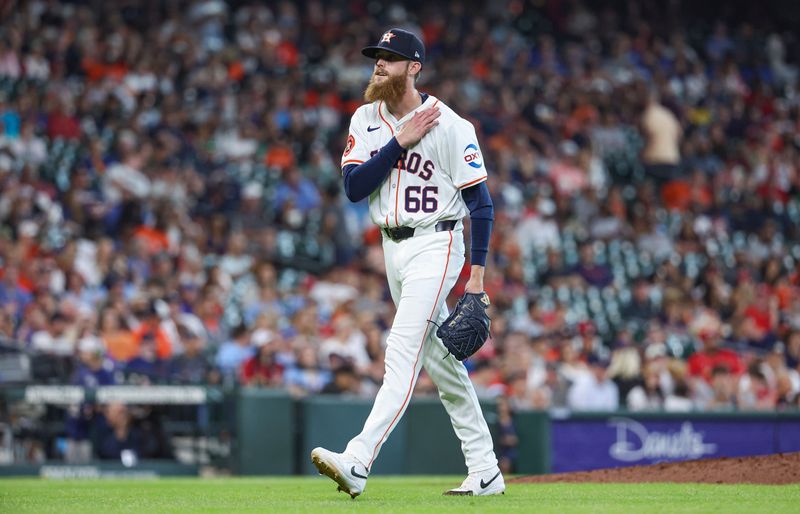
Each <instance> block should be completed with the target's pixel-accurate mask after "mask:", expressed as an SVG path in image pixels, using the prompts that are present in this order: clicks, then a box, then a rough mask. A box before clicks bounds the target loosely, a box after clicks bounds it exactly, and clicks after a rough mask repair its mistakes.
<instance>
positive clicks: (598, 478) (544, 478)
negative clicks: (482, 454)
mask: <svg viewBox="0 0 800 514" xmlns="http://www.w3.org/2000/svg"><path fill="white" fill-rule="evenodd" d="M510 482H511V483H518V484H521V483H524V484H533V483H536V484H544V483H554V482H596V483H597V482H599V483H626V484H635V483H640V482H680V483H699V484H778V485H783V484H797V483H800V453H781V454H778V455H764V456H760V457H726V458H722V459H705V460H694V461H687V462H671V463H666V464H653V465H651V466H631V467H627V468H612V469H598V470H595V471H578V472H573V473H557V474H553V475H538V476H528V477H520V478H516V479H514V480H510Z"/></svg>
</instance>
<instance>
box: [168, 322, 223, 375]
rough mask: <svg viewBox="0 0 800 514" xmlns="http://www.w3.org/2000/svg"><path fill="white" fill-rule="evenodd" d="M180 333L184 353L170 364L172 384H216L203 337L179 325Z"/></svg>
mask: <svg viewBox="0 0 800 514" xmlns="http://www.w3.org/2000/svg"><path fill="white" fill-rule="evenodd" d="M178 332H179V334H180V338H181V341H183V353H182V354H180V355H178V356H177V357H175V358H174V359H173V360H172V362H171V363H170V366H169V380H170V382H173V383H178V384H198V385H199V384H205V383H214V379H213V378H212V373H211V372H212V368H211V363H210V362H209V360H208V358H207V357H206V355H205V351H206V342H205V340H204V339H203V336H202V335H201V334H199V333H197V332H196V331H195V330H192V329H190V328H188V327H185V326H183V325H179V327H178Z"/></svg>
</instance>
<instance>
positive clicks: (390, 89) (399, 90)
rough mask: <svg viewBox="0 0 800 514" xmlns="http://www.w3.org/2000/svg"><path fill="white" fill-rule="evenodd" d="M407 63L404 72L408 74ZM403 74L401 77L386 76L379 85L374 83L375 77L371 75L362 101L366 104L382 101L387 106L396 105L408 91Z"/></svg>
mask: <svg viewBox="0 0 800 514" xmlns="http://www.w3.org/2000/svg"><path fill="white" fill-rule="evenodd" d="M408 67H409V63H406V72H408ZM407 76H408V75H406V74H405V73H403V74H401V75H387V76H386V80H384V81H383V82H381V83H380V84H379V83H377V82H375V77H376V75H372V78H371V79H369V84H367V89H366V90H365V91H364V100H366V101H367V102H370V103H372V102H376V101H379V100H381V101H384V102H386V103H388V104H393V103H397V102H399V101H400V99H402V98H403V95H405V94H406V89H408V85H407V84H408V82H407V81H406V77H407Z"/></svg>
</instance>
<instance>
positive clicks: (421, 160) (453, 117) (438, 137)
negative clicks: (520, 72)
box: [342, 95, 486, 228]
mask: <svg viewBox="0 0 800 514" xmlns="http://www.w3.org/2000/svg"><path fill="white" fill-rule="evenodd" d="M433 106H438V107H439V109H440V111H441V116H440V117H439V125H437V126H436V127H434V128H433V129H432V130H431V131H430V132H429V133H428V134H426V135H425V136H424V137H423V138H422V139H421V140H420V142H419V143H417V144H416V145H415V146H413V147H412V148H409V149H406V150H404V151H403V153H402V154H401V156H400V158H399V159H398V160H397V162H396V163H395V165H394V167H393V168H392V170H391V171H390V173H389V177H388V178H387V179H386V180H385V181H384V183H383V184H382V185H381V187H380V188H379V189H377V190H376V191H375V192H373V193H372V194H371V195H370V197H369V212H370V217H371V218H372V221H373V222H374V223H375V224H376V225H378V226H380V227H384V228H389V227H400V226H408V227H425V226H429V225H432V224H435V223H437V222H438V221H441V220H458V219H461V218H463V217H464V216H465V215H466V214H467V208H466V205H465V204H464V201H463V200H462V198H461V194H460V191H461V189H464V188H465V187H470V186H474V185H475V184H479V183H481V182H483V181H484V180H486V168H485V167H484V165H483V159H482V154H481V151H480V147H479V146H478V138H477V137H476V135H475V128H474V127H473V126H472V124H471V123H470V122H468V121H467V120H465V119H463V118H461V117H460V116H459V115H457V114H456V113H455V112H454V111H453V110H452V109H450V108H449V107H448V106H446V105H445V104H444V103H443V102H440V101H439V100H438V99H437V98H435V97H434V96H432V95H429V96H428V97H427V98H426V99H425V101H424V102H422V104H421V105H420V106H419V107H417V108H416V109H414V110H413V111H411V112H409V113H408V114H406V115H405V116H403V117H402V118H401V119H399V120H398V119H396V118H395V117H394V116H392V114H391V113H390V112H389V109H388V108H387V107H386V104H385V103H384V102H373V103H371V104H367V105H362V106H361V107H359V108H358V110H357V111H356V112H355V114H354V115H353V118H352V120H351V121H350V134H349V135H348V137H347V144H346V146H345V150H344V155H342V168H344V167H345V166H347V165H349V164H362V163H363V162H365V161H367V160H369V159H370V158H371V157H372V156H373V155H375V154H376V153H378V151H379V150H380V149H381V147H383V146H384V145H385V144H386V143H388V142H389V140H390V139H391V138H392V137H393V136H394V135H395V132H396V131H397V130H398V129H399V128H400V127H402V125H403V124H404V123H406V122H407V121H409V120H411V118H412V117H413V116H414V114H415V113H416V112H417V111H421V110H424V109H428V108H431V107H433Z"/></svg>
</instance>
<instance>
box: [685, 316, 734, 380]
mask: <svg viewBox="0 0 800 514" xmlns="http://www.w3.org/2000/svg"><path fill="white" fill-rule="evenodd" d="M698 337H699V339H700V341H701V342H702V343H703V350H702V351H699V352H696V353H694V354H692V355H691V357H689V361H688V364H689V375H690V376H692V377H699V378H703V379H704V380H705V381H706V382H708V383H709V384H710V383H711V375H712V371H713V370H714V368H715V367H717V366H722V367H725V368H727V369H728V371H730V372H731V373H732V374H733V375H735V376H738V375H741V374H742V373H743V372H744V370H745V368H744V364H743V363H742V359H741V357H739V354H737V353H736V352H734V351H733V350H729V349H727V348H721V347H720V343H721V342H722V338H721V337H720V334H719V331H717V330H710V329H707V330H703V331H701V332H699V333H698Z"/></svg>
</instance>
